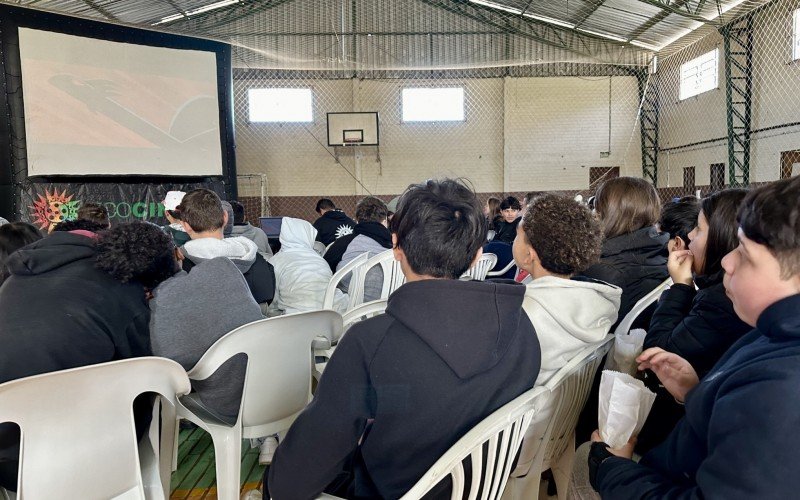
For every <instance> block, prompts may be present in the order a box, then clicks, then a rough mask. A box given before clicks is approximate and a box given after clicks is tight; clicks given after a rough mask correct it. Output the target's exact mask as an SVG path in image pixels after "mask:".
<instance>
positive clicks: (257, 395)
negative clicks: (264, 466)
mask: <svg viewBox="0 0 800 500" xmlns="http://www.w3.org/2000/svg"><path fill="white" fill-rule="evenodd" d="M341 329H342V317H341V316H340V315H339V314H338V313H336V312H334V311H313V312H303V313H296V314H287V315H285V316H278V317H276V318H269V319H264V320H260V321H255V322H253V323H249V324H247V325H244V326H241V327H239V328H237V329H235V330H233V331H231V332H230V333H228V334H227V335H225V336H224V337H222V338H220V339H219V340H218V341H217V342H216V343H214V345H212V346H211V347H210V348H209V349H208V351H206V353H205V354H204V355H203V357H202V358H200V361H198V362H197V364H196V365H195V366H194V368H192V369H191V370H190V371H189V378H190V379H192V380H203V379H206V378H208V377H209V376H210V375H212V374H213V373H214V372H215V371H216V370H217V369H218V368H219V367H220V366H221V365H222V364H223V363H225V362H226V361H227V360H229V359H230V358H231V357H233V356H235V355H237V354H239V353H245V354H246V355H247V371H246V373H245V379H244V388H243V391H242V402H241V406H240V409H239V415H238V418H237V420H236V422H235V423H234V424H233V425H230V424H229V423H226V422H222V421H220V420H219V419H217V418H215V417H214V416H213V415H211V414H210V413H209V412H208V411H206V410H205V409H204V407H203V406H201V405H200V404H199V402H198V400H197V398H196V396H195V395H194V394H190V395H188V396H185V397H183V398H180V399H179V401H178V415H179V416H180V417H181V418H186V419H188V420H191V421H192V422H194V423H195V424H197V425H198V426H199V427H201V428H202V429H204V430H206V431H207V432H208V433H209V434H211V439H212V440H213V442H214V455H215V460H216V470H217V496H218V498H219V499H220V500H236V499H238V498H239V474H240V466H241V463H240V461H241V447H242V439H243V438H257V437H263V436H271V435H273V434H277V433H278V432H282V431H285V430H287V429H288V428H289V427H290V426H291V424H292V422H294V419H295V418H296V417H297V415H298V414H299V413H300V412H301V411H302V410H303V408H305V406H306V404H308V402H309V401H310V400H311V374H312V369H313V364H312V351H311V345H312V342H313V341H314V339H315V338H316V337H317V336H324V337H326V338H327V339H328V340H332V339H333V338H336V337H338V336H340V335H341Z"/></svg>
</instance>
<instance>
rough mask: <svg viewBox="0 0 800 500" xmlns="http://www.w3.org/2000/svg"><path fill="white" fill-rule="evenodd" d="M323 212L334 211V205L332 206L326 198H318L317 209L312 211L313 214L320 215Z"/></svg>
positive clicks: (331, 202) (330, 201)
mask: <svg viewBox="0 0 800 500" xmlns="http://www.w3.org/2000/svg"><path fill="white" fill-rule="evenodd" d="M323 210H336V205H334V204H333V200H330V199H328V198H320V199H319V200H317V208H315V209H314V211H315V212H317V213H318V214H319V213H322V211H323Z"/></svg>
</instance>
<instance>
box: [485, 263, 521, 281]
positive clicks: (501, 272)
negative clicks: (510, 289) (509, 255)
mask: <svg viewBox="0 0 800 500" xmlns="http://www.w3.org/2000/svg"><path fill="white" fill-rule="evenodd" d="M512 267H517V263H516V262H514V259H511V262H509V263H508V264H507V265H506V267H504V268H503V269H500V270H499V271H489V272H487V273H486V277H488V278H493V277H495V276H502V275H504V274H506V273H507V272H508V271H510V270H511V268H512ZM516 275H517V273H516V272H514V276H516Z"/></svg>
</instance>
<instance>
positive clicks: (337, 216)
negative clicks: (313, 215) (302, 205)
mask: <svg viewBox="0 0 800 500" xmlns="http://www.w3.org/2000/svg"><path fill="white" fill-rule="evenodd" d="M315 210H316V212H317V213H318V214H319V215H320V216H319V218H318V219H317V220H315V221H314V229H316V230H317V241H321V242H322V243H323V244H324V245H325V246H328V245H330V244H331V243H333V242H334V241H336V240H338V239H339V238H341V237H342V236H346V235H348V234H352V233H353V230H354V229H355V227H356V223H355V222H353V219H351V218H350V217H348V216H347V214H345V213H344V212H342V211H341V210H339V209H338V208H336V205H334V204H333V201H331V200H329V199H328V198H320V199H319V200H318V201H317V207H316V209H315Z"/></svg>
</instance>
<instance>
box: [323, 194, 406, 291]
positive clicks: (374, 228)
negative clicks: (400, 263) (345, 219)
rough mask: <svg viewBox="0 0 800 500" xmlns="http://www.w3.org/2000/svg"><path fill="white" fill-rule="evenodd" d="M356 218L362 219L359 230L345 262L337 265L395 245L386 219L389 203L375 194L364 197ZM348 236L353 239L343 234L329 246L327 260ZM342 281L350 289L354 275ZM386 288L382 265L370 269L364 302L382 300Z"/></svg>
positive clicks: (344, 255)
mask: <svg viewBox="0 0 800 500" xmlns="http://www.w3.org/2000/svg"><path fill="white" fill-rule="evenodd" d="M356 217H357V218H358V225H356V230H355V231H354V233H353V234H355V235H356V236H355V238H352V240H351V241H350V242H349V243H348V244H347V247H346V249H345V251H344V254H343V255H342V258H341V261H340V262H339V263H338V265H337V268H339V269H341V267H342V266H344V265H346V264H347V263H348V262H350V261H351V260H353V259H355V258H356V257H358V256H359V255H361V254H363V253H366V254H367V255H368V257H373V256H375V255H377V254H379V253H382V252H385V251H386V250H388V249H390V248H392V235H391V234H390V233H389V229H388V228H387V227H386V226H387V223H388V222H387V220H386V217H387V210H386V205H384V203H383V202H382V201H381V200H379V199H378V198H374V197H372V196H369V197H367V198H364V199H363V200H361V201H360V202H359V204H358V205H357V206H356ZM345 238H349V236H343V237H342V238H340V239H338V240H336V242H335V243H334V244H333V246H331V248H329V249H328V252H325V256H326V260H327V255H328V253H330V251H331V250H334V249H335V250H336V252H338V251H339V249H337V248H336V247H337V246H338V245H339V242H340V241H341V240H343V239H345ZM329 262H330V261H329ZM340 284H341V288H342V290H344V291H349V288H350V276H345V277H344V278H343V279H342V281H341V283H340ZM382 290H383V269H382V268H381V267H380V266H374V267H373V268H372V269H370V270H369V271H367V274H366V276H365V277H364V297H363V301H364V302H369V301H371V300H377V299H379V298H380V297H381V291H382Z"/></svg>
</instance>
